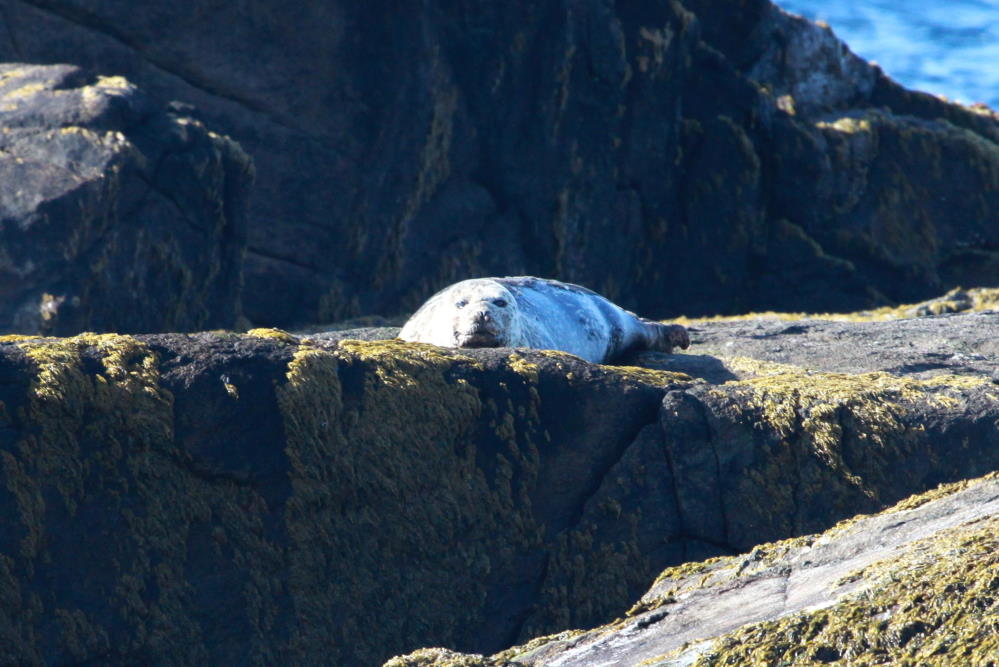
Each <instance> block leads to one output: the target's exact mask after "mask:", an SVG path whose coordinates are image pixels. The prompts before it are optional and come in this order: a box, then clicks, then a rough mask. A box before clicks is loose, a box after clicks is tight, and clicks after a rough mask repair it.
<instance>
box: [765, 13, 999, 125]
mask: <svg viewBox="0 0 999 667" xmlns="http://www.w3.org/2000/svg"><path fill="white" fill-rule="evenodd" d="M776 2H777V4H778V5H780V6H781V7H783V8H784V9H786V10H787V11H789V12H792V13H795V14H800V15H802V16H805V17H807V18H810V19H813V20H822V21H825V22H826V23H828V24H829V25H830V26H831V27H832V29H833V31H834V32H835V33H836V35H837V36H839V38H840V39H842V40H843V41H844V42H846V43H847V44H848V45H849V47H850V49H851V50H852V51H853V52H854V53H856V54H857V55H859V56H861V57H863V58H865V59H866V60H873V61H876V62H877V63H878V64H879V65H880V66H881V69H883V70H884V71H885V72H886V73H887V74H888V75H889V76H891V77H892V78H893V79H895V80H896V81H898V82H899V83H901V84H902V85H904V86H906V87H907V88H913V89H915V90H922V91H925V92H928V93H933V94H934V95H944V96H945V97H947V98H949V99H952V100H956V101H958V102H962V103H964V104H971V103H974V102H985V103H986V104H988V105H989V106H990V107H992V108H993V109H996V110H999V0H909V1H908V2H906V1H904V0H776Z"/></svg>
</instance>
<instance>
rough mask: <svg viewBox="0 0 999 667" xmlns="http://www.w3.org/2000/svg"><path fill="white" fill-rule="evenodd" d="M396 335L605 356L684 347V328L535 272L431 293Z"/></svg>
mask: <svg viewBox="0 0 999 667" xmlns="http://www.w3.org/2000/svg"><path fill="white" fill-rule="evenodd" d="M399 338H401V339H402V340H406V341H414V342H422V343H431V344H433V345H439V346H441V347H466V348H468V347H530V348H535V349H549V350H562V351H564V352H569V353H571V354H575V355H577V356H579V357H582V358H583V359H586V360H588V361H592V362H597V363H601V362H605V361H610V360H613V359H614V358H616V357H618V356H620V355H622V354H624V353H625V352H628V351H631V350H639V349H651V350H660V351H664V352H671V351H672V350H673V347H676V346H679V347H684V348H686V347H687V346H688V345H689V338H688V336H687V332H686V329H684V328H683V327H680V326H677V325H665V324H660V323H658V322H650V321H647V320H643V319H641V318H639V317H637V316H636V315H635V314H634V313H631V312H628V311H627V310H624V309H623V308H620V307H619V306H616V305H614V304H613V303H611V302H610V301H608V300H607V299H605V298H604V297H602V296H600V295H599V294H596V293H595V292H591V291H590V290H588V289H586V288H585V287H580V286H579V285H573V284H571V283H563V282H559V281H557V280H545V279H542V278H534V277H531V276H519V277H509V278H475V279H472V280H464V281H462V282H459V283H455V284H454V285H451V286H450V287H447V288H445V289H443V290H441V291H440V292H438V293H437V294H435V295H433V296H432V297H430V299H428V300H427V302H426V303H425V304H423V306H421V307H420V309H419V310H417V311H416V313H415V314H414V315H413V316H412V317H411V318H410V319H409V321H407V322H406V324H405V325H404V326H403V328H402V331H401V332H400V333H399Z"/></svg>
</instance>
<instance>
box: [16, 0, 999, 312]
mask: <svg viewBox="0 0 999 667" xmlns="http://www.w3.org/2000/svg"><path fill="white" fill-rule="evenodd" d="M143 7H144V9H143V11H141V12H139V11H134V8H133V6H132V3H131V2H128V1H127V0H111V1H107V2H102V3H99V4H94V3H92V2H85V1H83V0H10V1H9V2H7V3H6V4H5V7H4V12H3V13H2V14H0V61H3V60H9V61H20V62H46V63H62V62H69V63H74V64H78V65H82V66H84V67H87V68H88V69H90V70H92V71H95V72H99V73H101V74H106V75H121V76H124V77H126V78H127V79H128V80H129V81H132V82H133V83H135V84H136V85H138V86H139V87H140V88H141V89H143V90H145V91H146V92H147V93H149V94H150V95H151V96H152V97H154V98H155V99H160V100H180V101H182V102H184V103H188V104H193V105H194V106H195V107H197V109H198V110H199V111H200V113H201V114H202V117H203V119H204V120H205V122H206V123H207V124H208V125H209V126H210V127H212V128H213V129H215V130H216V131H218V132H223V133H225V134H227V135H229V136H231V137H233V138H234V139H235V140H237V141H238V142H239V143H240V144H241V145H242V146H243V147H244V148H245V149H246V151H247V152H248V153H249V154H250V155H252V156H253V157H254V160H255V162H256V165H257V172H258V179H257V185H256V187H255V189H254V191H253V192H252V193H251V194H250V200H249V223H248V231H247V234H248V243H247V249H248V250H247V256H246V266H245V276H246V290H245V292H244V294H243V297H242V298H243V309H244V312H245V314H246V316H247V317H248V318H249V319H250V320H251V321H253V322H256V323H258V324H259V325H267V326H289V325H291V324H293V323H306V322H322V321H334V320H342V319H346V318H350V317H355V316H358V315H371V314H380V315H384V316H394V315H399V314H403V313H406V312H412V310H414V309H415V307H416V306H417V305H418V304H419V303H421V302H422V301H423V300H424V299H425V298H426V297H427V296H429V295H430V294H431V293H432V292H433V291H435V290H436V289H438V288H440V287H442V286H443V285H446V284H448V283H450V282H454V281H456V280H458V279H463V278H467V277H470V276H476V275H517V274H532V275H541V276H546V277H554V278H560V279H563V280H568V281H571V282H577V283H581V284H584V285H586V286H587V287H590V288H592V289H595V290H597V291H599V292H601V293H603V294H606V295H607V296H608V297H610V298H611V299H612V300H614V301H616V302H618V303H620V304H621V305H623V306H625V307H627V308H629V309H631V310H634V311H636V312H639V313H642V314H643V315H647V316H658V317H666V316H674V315H677V314H688V315H705V314H716V313H738V312H747V311H750V310H767V309H780V310H811V311H817V310H818V311H823V310H827V311H837V312H847V311H853V310H858V309H861V308H869V307H873V306H879V305H885V304H891V303H900V302H909V301H918V300H921V299H926V298H929V297H931V296H934V295H936V294H940V293H943V292H945V291H947V290H948V289H950V288H952V287H955V286H958V285H965V286H967V285H996V284H999V259H997V255H996V251H995V248H996V247H999V239H997V236H996V235H997V234H999V232H997V229H999V227H997V225H996V224H995V222H996V214H995V211H996V210H999V148H997V141H999V122H997V120H996V116H995V114H994V113H993V112H991V111H989V110H988V109H985V108H964V107H960V106H957V105H953V104H949V103H947V102H945V101H942V100H939V99H936V98H934V97H932V96H930V95H926V94H923V93H916V92H911V91H907V90H905V89H903V88H901V87H900V86H898V85H897V84H896V83H894V82H893V81H891V80H890V79H889V78H888V77H887V76H885V75H884V73H882V72H881V71H880V70H879V69H878V68H877V67H876V66H874V65H871V64H868V63H866V62H864V61H862V60H860V59H859V58H857V57H856V56H854V55H853V54H852V53H850V52H849V50H848V49H847V48H846V47H845V46H844V45H843V44H842V43H841V42H840V41H839V40H838V39H836V37H835V36H834V35H833V34H832V33H831V31H830V30H829V29H828V28H824V27H821V26H818V25H815V24H812V23H810V22H808V21H804V20H802V19H799V18H796V17H793V16H791V15H788V14H786V13H784V12H783V11H781V10H780V9H778V8H777V7H775V6H774V5H772V4H770V3H769V2H767V0H740V1H739V2H731V1H726V2H721V1H719V0H686V1H685V2H682V3H681V2H673V1H668V0H646V1H643V2H631V3H628V4H627V6H624V5H621V6H613V5H608V4H607V3H605V2H601V1H599V0H584V1H582V2H572V3H564V2H556V1H555V0H545V1H544V2H534V1H531V2H528V1H526V0H518V1H510V2H503V3H498V4H496V3H494V4H488V3H487V4H483V3H478V2H468V1H465V0H434V1H433V2H429V3H417V4H413V5H410V6H406V7H402V6H393V7H392V8H391V9H389V8H388V7H387V6H386V5H384V4H383V3H377V2H375V3H358V2H347V1H342V0H341V1H335V2H324V3H318V4H317V3H304V4H300V5H296V6H295V7H290V6H289V5H288V3H285V2H277V1H276V0H251V1H249V2H244V3H241V4H240V5H239V6H238V9H237V8H236V7H235V6H230V5H226V4H224V3H223V4H218V3H216V4H207V5H199V6H198V7H196V8H192V7H190V6H188V5H186V4H183V3H171V2H162V1H159V2H146V3H144V5H143ZM788 285H794V286H795V289H789V288H788ZM177 326H179V325H177Z"/></svg>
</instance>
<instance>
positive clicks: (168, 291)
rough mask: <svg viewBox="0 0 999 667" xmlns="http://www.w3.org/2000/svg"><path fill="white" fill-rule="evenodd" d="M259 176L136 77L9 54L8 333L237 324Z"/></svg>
mask: <svg viewBox="0 0 999 667" xmlns="http://www.w3.org/2000/svg"><path fill="white" fill-rule="evenodd" d="M251 176H252V164H251V161H250V158H249V157H248V156H247V155H246V154H245V153H243V151H242V150H241V149H240V148H239V146H238V145H237V144H236V143H235V142H233V141H231V140H229V139H227V138H225V137H222V136H219V135H217V134H215V133H213V132H210V131H209V130H208V129H206V128H205V126H204V125H203V124H202V123H201V122H200V121H197V120H195V119H193V118H191V117H189V116H187V115H185V114H184V113H183V112H182V111H180V110H179V107H175V108H164V107H163V106H162V105H160V104H157V103H155V102H153V101H152V100H151V99H150V98H148V97H147V96H146V95H145V94H144V93H143V92H141V91H140V90H139V89H138V88H136V87H135V86H134V85H133V84H131V83H129V82H128V81H127V80H125V79H123V78H122V77H109V76H96V75H94V74H91V73H88V72H86V71H84V70H81V69H79V68H76V67H71V66H67V65H59V66H50V67H42V66H31V65H0V295H2V297H3V298H2V299H0V332H4V333H45V334H59V335H66V334H73V333H77V332H79V331H84V330H91V331H94V330H96V331H118V332H143V331H146V332H148V331H162V330H174V331H178V330H179V331H183V330H191V329H199V328H208V327H218V326H233V324H234V323H235V320H236V317H237V315H238V313H239V311H240V290H241V286H242V262H243V250H244V247H245V243H246V241H245V236H246V204H247V197H248V189H249V183H250V180H251Z"/></svg>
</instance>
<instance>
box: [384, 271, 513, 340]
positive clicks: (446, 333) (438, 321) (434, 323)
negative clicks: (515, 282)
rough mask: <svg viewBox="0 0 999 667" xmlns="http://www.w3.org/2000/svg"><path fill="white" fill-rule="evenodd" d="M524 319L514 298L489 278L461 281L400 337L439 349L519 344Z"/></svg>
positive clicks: (429, 304) (440, 295)
mask: <svg viewBox="0 0 999 667" xmlns="http://www.w3.org/2000/svg"><path fill="white" fill-rule="evenodd" d="M522 320H523V317H522V315H521V313H520V310H519V308H518V304H517V298H516V297H515V296H514V294H513V293H512V292H511V291H510V290H508V289H507V288H506V287H505V286H504V285H503V284H501V283H500V282H498V281H496V280H493V279H490V278H477V279H473V280H464V281H462V282H460V283H456V284H454V285H452V286H450V287H448V288H447V289H444V290H442V291H440V292H438V293H437V294H435V295H434V296H433V297H432V298H431V299H430V300H429V301H427V303H425V304H424V305H423V307H422V308H420V310H419V311H417V313H416V314H415V315H414V316H413V317H412V318H411V319H410V321H409V322H407V323H406V326H404V327H403V329H402V332H401V333H400V334H399V337H400V338H402V339H403V340H417V341H421V342H426V343H433V344H434V345H440V346H442V347H513V346H517V345H521V344H522V343H521V334H520V331H521V327H522Z"/></svg>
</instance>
